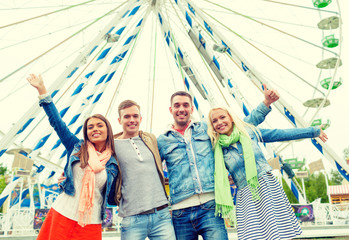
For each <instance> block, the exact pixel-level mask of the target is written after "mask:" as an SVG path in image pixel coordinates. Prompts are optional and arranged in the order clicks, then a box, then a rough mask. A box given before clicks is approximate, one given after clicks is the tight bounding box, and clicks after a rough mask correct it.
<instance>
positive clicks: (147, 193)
mask: <svg viewBox="0 0 349 240" xmlns="http://www.w3.org/2000/svg"><path fill="white" fill-rule="evenodd" d="M115 153H116V156H117V158H118V160H119V163H120V168H121V171H122V187H121V192H122V198H121V202H120V207H119V216H120V217H128V216H132V215H135V214H139V213H141V212H144V211H147V210H150V209H153V208H156V207H159V206H161V205H164V204H166V203H168V200H167V198H166V195H165V192H164V190H163V187H162V184H161V181H160V178H159V175H158V173H157V169H156V166H155V161H154V156H153V154H152V153H151V151H150V150H149V149H148V148H147V146H146V145H145V144H144V143H143V141H142V140H141V138H140V137H139V136H137V137H133V138H128V139H115Z"/></svg>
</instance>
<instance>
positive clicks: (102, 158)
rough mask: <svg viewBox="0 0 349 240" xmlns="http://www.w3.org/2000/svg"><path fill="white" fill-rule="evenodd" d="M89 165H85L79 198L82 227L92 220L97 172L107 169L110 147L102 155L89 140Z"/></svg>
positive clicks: (79, 222)
mask: <svg viewBox="0 0 349 240" xmlns="http://www.w3.org/2000/svg"><path fill="white" fill-rule="evenodd" d="M87 151H88V156H89V157H88V165H87V166H86V167H85V173H84V177H83V178H82V187H81V195H80V200H79V219H78V224H79V225H80V226H82V227H84V226H86V224H89V223H90V222H91V215H92V207H93V200H94V190H95V174H96V173H99V172H100V171H102V170H104V169H105V164H106V163H107V162H108V160H109V159H110V156H111V150H110V149H109V148H108V149H106V150H104V151H103V152H102V153H101V154H100V155H98V154H97V151H96V149H95V147H94V145H93V144H92V143H91V142H90V141H88V142H87Z"/></svg>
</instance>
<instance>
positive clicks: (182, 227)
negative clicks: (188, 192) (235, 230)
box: [172, 200, 228, 240]
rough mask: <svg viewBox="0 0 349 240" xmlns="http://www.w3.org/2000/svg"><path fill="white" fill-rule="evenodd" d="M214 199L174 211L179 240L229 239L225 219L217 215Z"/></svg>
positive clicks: (173, 216)
mask: <svg viewBox="0 0 349 240" xmlns="http://www.w3.org/2000/svg"><path fill="white" fill-rule="evenodd" d="M215 207H216V203H215V201H214V200H211V201H208V202H206V203H204V204H201V205H199V206H195V207H188V208H184V209H179V210H173V211H172V220H173V226H174V228H175V232H176V237H177V240H197V239H198V238H199V235H201V236H202V237H203V239H207V240H215V239H217V240H228V233H227V230H226V228H225V224H224V219H223V218H221V217H216V216H215Z"/></svg>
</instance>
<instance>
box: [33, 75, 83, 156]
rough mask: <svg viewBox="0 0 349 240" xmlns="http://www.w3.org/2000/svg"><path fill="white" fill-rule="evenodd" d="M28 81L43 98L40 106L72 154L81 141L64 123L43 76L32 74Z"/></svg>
mask: <svg viewBox="0 0 349 240" xmlns="http://www.w3.org/2000/svg"><path fill="white" fill-rule="evenodd" d="M27 80H28V82H29V83H30V84H31V85H32V86H33V87H34V88H36V89H37V91H38V93H39V97H40V98H41V100H40V106H42V107H43V108H44V110H45V112H46V115H47V116H48V120H49V122H50V124H51V126H52V127H53V128H54V130H55V131H56V133H57V135H58V137H59V138H60V140H61V141H62V143H63V145H64V146H65V148H66V149H67V151H68V152H71V151H72V150H73V149H74V145H75V144H76V143H77V142H79V139H78V138H77V137H76V136H75V135H74V134H72V133H71V132H70V130H69V128H68V127H67V125H66V124H65V122H63V120H62V118H61V116H60V114H59V113H58V110H57V108H56V106H55V105H54V103H53V101H52V98H51V96H49V95H48V92H47V90H46V87H45V84H44V81H43V79H42V77H41V75H35V74H30V76H29V77H28V78H27Z"/></svg>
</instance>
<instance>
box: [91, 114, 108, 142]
mask: <svg viewBox="0 0 349 240" xmlns="http://www.w3.org/2000/svg"><path fill="white" fill-rule="evenodd" d="M86 133H87V138H88V140H89V141H90V142H92V143H93V144H94V145H95V146H96V148H99V147H97V146H105V144H106V140H107V137H108V128H107V125H106V124H105V122H104V121H103V120H101V119H99V118H95V117H91V118H90V119H89V120H88V121H87V130H86Z"/></svg>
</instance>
